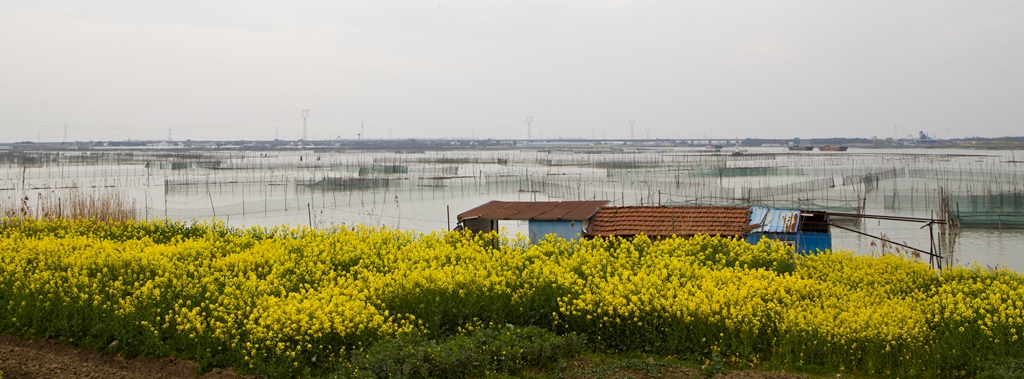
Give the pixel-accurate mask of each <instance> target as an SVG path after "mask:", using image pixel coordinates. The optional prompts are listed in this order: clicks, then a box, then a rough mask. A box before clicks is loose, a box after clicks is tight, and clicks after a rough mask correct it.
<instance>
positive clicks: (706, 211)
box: [587, 206, 750, 237]
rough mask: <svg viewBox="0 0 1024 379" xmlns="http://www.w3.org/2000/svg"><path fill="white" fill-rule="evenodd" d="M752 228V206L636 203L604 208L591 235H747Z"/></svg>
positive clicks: (598, 213)
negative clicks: (675, 205) (653, 204)
mask: <svg viewBox="0 0 1024 379" xmlns="http://www.w3.org/2000/svg"><path fill="white" fill-rule="evenodd" d="M749 231H750V208H747V207H664V206H634V207H606V208H601V210H600V211H598V212H597V214H596V215H595V216H594V220H593V221H591V223H590V231H589V232H588V233H587V235H589V236H606V237H607V236H620V237H627V236H635V235H637V234H641V233H643V234H645V235H647V236H651V237H670V236H672V235H676V236H692V235H696V234H708V235H722V236H743V235H746V234H747V233H748V232H749Z"/></svg>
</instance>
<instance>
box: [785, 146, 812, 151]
mask: <svg viewBox="0 0 1024 379" xmlns="http://www.w3.org/2000/svg"><path fill="white" fill-rule="evenodd" d="M811 150H814V146H800V145H795V146H790V147H789V151H811Z"/></svg>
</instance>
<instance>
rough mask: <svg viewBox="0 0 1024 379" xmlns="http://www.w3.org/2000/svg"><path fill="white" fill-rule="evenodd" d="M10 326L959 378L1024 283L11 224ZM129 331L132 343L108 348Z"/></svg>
mask: <svg viewBox="0 0 1024 379" xmlns="http://www.w3.org/2000/svg"><path fill="white" fill-rule="evenodd" d="M0 227H2V231H0V331H2V332H4V333H11V334H17V335H23V336H34V337H50V338H59V339H63V340H67V341H72V342H74V343H77V344H81V345H85V346H91V347H96V348H101V349H115V350H116V351H118V352H121V353H125V354H128V355H135V354H143V355H155V356H164V355H174V356H178V357H182V358H186V359H194V360H197V361H199V362H200V363H201V364H202V365H204V366H206V367H214V366H235V367H240V368H243V369H246V370H249V371H252V372H256V373H259V374H263V375H267V376H271V377H295V376H305V375H321V374H325V373H331V372H333V371H335V370H337V369H338V368H340V367H343V366H345V365H346V364H347V362H348V360H349V355H350V354H351V352H353V351H359V350H361V349H364V348H367V347H369V346H370V345H372V344H373V343H374V342H375V341H379V340H381V339H385V338H394V337H397V336H400V335H402V334H404V333H423V334H425V335H428V336H445V335H450V334H454V333H463V332H465V331H466V330H472V329H473V328H475V327H479V326H480V325H507V324H512V325H520V326H525V325H535V326H540V327H543V328H547V329H549V330H552V331H554V332H556V333H569V332H576V333H582V334H586V335H588V336H590V339H591V341H592V343H593V346H594V348H597V349H603V350H605V351H643V352H650V353H656V354H664V355H679V356H688V357H692V358H695V359H697V358H705V357H710V356H711V355H712V354H714V353H717V354H719V355H720V356H724V357H728V358H729V359H731V360H733V361H746V362H762V361H777V362H781V363H785V364H789V365H793V366H801V365H806V366H818V367H827V368H831V369H835V370H849V371H853V372H862V373H868V374H876V375H884V376H899V377H908V376H910V377H913V376H916V377H937V376H938V377H942V376H946V377H952V376H956V375H955V373H968V374H969V373H971V372H975V371H976V370H977V369H978V367H980V366H979V365H980V364H982V363H984V362H987V361H998V360H1001V359H1017V360H1020V359H1022V358H1024V341H1022V336H1021V334H1022V333H1024V277H1022V276H1021V275H1020V274H1017V273H1015V272H1012V271H1008V270H988V269H984V268H979V267H970V268H951V269H945V270H942V271H935V270H932V269H931V268H929V267H928V266H926V265H924V264H921V263H917V262H912V261H908V260H904V259H902V258H899V257H894V256H884V257H878V258H876V257H867V256H857V255H854V254H852V253H847V252H837V253H823V254H819V255H815V256H807V257H799V258H797V259H796V260H795V261H794V259H793V258H792V257H793V255H792V250H791V248H790V247H787V246H786V245H784V244H780V243H773V242H772V241H769V240H763V241H762V242H760V243H758V244H756V245H750V244H748V243H746V242H743V241H741V240H735V239H728V238H717V237H709V236H697V237H694V238H690V239H669V240H663V241H656V242H655V241H651V240H649V239H647V238H645V237H638V238H636V239H634V240H623V239H618V238H610V239H602V238H598V239H594V240H584V241H565V240H556V239H547V240H544V241H542V242H541V243H539V244H536V245H530V244H529V243H527V241H525V240H524V239H522V238H519V239H505V238H501V237H499V236H497V235H495V234H473V233H470V232H450V233H441V232H435V233H429V234H417V233H411V232H402V231H397V230H390V229H375V228H365V227H357V228H354V229H344V228H334V229H329V230H312V229H308V228H286V227H278V228H251V229H233V228H227V227H225V226H224V225H223V224H218V223H212V224H211V223H203V224H197V225H186V224H182V223H177V222H166V221H143V222H133V221H130V222H124V223H97V222H90V221H83V220H52V221H38V220H32V219H5V220H3V221H2V225H0ZM114 341H118V343H117V344H112V342H114Z"/></svg>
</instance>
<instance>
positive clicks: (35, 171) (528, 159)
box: [0, 148, 1024, 272]
mask: <svg viewBox="0 0 1024 379" xmlns="http://www.w3.org/2000/svg"><path fill="white" fill-rule="evenodd" d="M730 152H731V151H730V150H729V149H726V151H725V152H721V153H714V152H711V151H707V150H705V149H693V148H690V149H685V148H664V149H661V148H647V149H624V150H615V151H611V150H585V149H584V150H578V151H551V152H547V151H532V150H505V151H457V152H413V153H405V152H311V151H273V152H239V151H231V152H192V151H189V152H181V151H133V152H117V151H103V152H97V151H92V152H61V153H60V154H54V153H46V154H41V155H39V156H36V157H34V158H33V157H32V156H29V157H27V158H26V157H24V156H21V157H12V156H7V157H6V160H5V161H3V162H2V166H0V167H2V168H0V170H2V172H0V195H2V196H3V197H4V200H5V202H6V203H8V204H13V203H14V202H16V201H17V199H21V198H22V197H24V196H28V197H29V199H30V201H37V200H38V199H39V198H40V197H41V196H58V197H60V196H68V193H69V192H70V191H71V188H79V189H83V190H87V191H109V190H118V191H124V193H127V194H129V195H130V196H131V197H132V198H133V199H134V200H135V202H136V204H137V205H138V207H139V208H140V209H141V211H140V213H142V214H141V216H142V217H147V218H154V217H167V218H171V219H177V220H192V219H199V220H204V219H210V218H212V217H216V218H218V219H220V220H224V221H226V222H228V224H230V225H232V226H253V225H281V224H290V225H293V226H294V225H308V224H312V225H313V226H317V227H324V226H328V225H355V224H360V223H362V224H367V225H376V226H387V227H391V228H399V229H407V230H415V231H419V232H429V231H434V230H444V229H447V228H448V227H449V226H454V225H455V218H456V215H457V214H459V213H461V212H464V211H466V210H469V209H471V208H473V207H475V206H477V205H480V204H482V203H485V202H487V201H490V200H538V201H545V200H590V199H600V200H610V201H612V203H613V204H615V205H635V204H659V203H660V204H673V205H685V204H744V203H750V202H754V203H769V204H770V205H774V206H778V207H780V208H802V209H825V210H832V211H842V212H862V213H866V214H884V215H901V216H913V217H924V218H929V217H931V215H932V214H937V213H936V212H938V211H939V208H940V207H939V206H938V200H937V199H938V197H937V194H939V193H943V191H945V192H947V193H948V192H949V191H952V192H954V193H958V194H966V193H972V194H973V193H983V192H985V191H988V192H993V191H994V192H1001V191H1002V192H1013V191H1020V189H1021V188H1022V187H1024V165H1022V164H1017V163H1015V162H1014V161H1015V160H1016V159H1015V155H1016V154H1015V152H1003V151H976V150H927V149H890V150H870V149H867V150H858V149H851V150H850V151H847V152H842V153H820V152H816V151H815V152H807V153H800V154H796V153H790V152H789V151H788V150H786V149H784V148H754V149H750V148H748V149H746V151H745V152H744V153H743V154H741V155H730V154H729V153H730ZM30 155H31V154H30ZM866 176H872V177H874V178H875V179H874V180H872V181H867V182H866V181H865V180H864V179H863V178H864V177H866ZM887 199H888V200H887ZM894 199H896V200H894ZM922 225H923V223H908V222H893V221H878V220H864V221H863V222H859V223H855V224H850V225H849V226H852V227H855V228H856V229H857V230H860V231H862V232H864V233H868V234H872V235H876V236H882V235H884V236H885V237H886V238H888V239H890V240H892V241H896V242H901V243H906V244H908V245H911V246H914V247H918V248H922V249H924V250H928V246H929V244H930V243H931V239H930V236H929V233H928V232H927V230H928V229H927V228H925V229H921V226H922ZM501 226H504V227H506V228H507V230H508V232H509V233H511V234H514V233H516V232H522V233H525V231H526V225H525V223H521V222H503V223H502V224H501ZM833 244H834V245H835V248H837V249H844V250H851V251H855V252H857V253H859V254H878V253H881V252H882V251H883V250H886V249H883V246H882V243H881V242H880V241H879V240H877V239H873V238H869V237H864V236H860V235H858V234H855V233H851V232H846V231H842V230H833ZM1021 246H1024V230H1020V229H970V228H964V229H961V230H960V232H959V233H958V235H957V236H956V238H955V242H954V244H953V245H952V246H951V248H950V249H947V251H949V252H951V253H952V256H953V258H952V259H953V260H954V261H955V262H957V264H961V265H967V264H971V263H975V262H976V263H978V264H980V265H985V266H1004V265H1005V266H1007V267H1009V268H1011V269H1014V270H1017V271H1018V272H1020V271H1022V270H1024V254H1022V252H1021ZM886 248H888V246H887V247H886ZM887 251H891V250H887Z"/></svg>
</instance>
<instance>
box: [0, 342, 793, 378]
mask: <svg viewBox="0 0 1024 379" xmlns="http://www.w3.org/2000/svg"><path fill="white" fill-rule="evenodd" d="M593 364H594V362H593V361H591V360H590V359H587V358H582V357H581V358H577V359H575V360H573V361H572V362H571V363H570V365H571V367H573V368H575V369H577V370H578V371H576V372H574V373H570V374H569V375H567V377H569V378H572V379H589V378H596V377H616V378H633V379H646V378H651V377H658V378H672V379H697V378H704V376H703V375H701V373H700V372H699V371H697V370H694V369H690V368H684V367H663V368H660V369H659V370H657V373H653V372H644V370H636V369H629V368H626V367H609V369H610V370H607V371H606V370H598V371H595V370H587V368H592V367H593ZM0 371H3V379H34V378H53V379H78V378H125V379H148V378H157V379H195V378H201V379H252V378H253V377H248V376H242V375H238V374H235V373H234V372H232V371H230V370H222V369H216V370H213V371H211V372H208V373H205V374H202V375H200V374H199V371H198V367H197V366H196V364H195V363H193V362H190V361H185V360H180V359H175V358H147V357H140V358H134V359H125V358H123V357H121V356H119V355H114V354H109V353H102V352H98V351H96V350H92V349H87V348H82V347H78V346H74V345H71V344H68V343H65V342H59V341H54V340H48V339H36V340H27V339H22V338H18V337H13V336H9V335H5V334H0ZM609 374H611V375H609ZM652 374H654V375H652ZM714 379H802V377H800V376H796V375H791V374H786V373H778V372H763V371H756V370H745V371H732V372H727V373H722V374H718V375H716V376H715V378H714Z"/></svg>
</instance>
